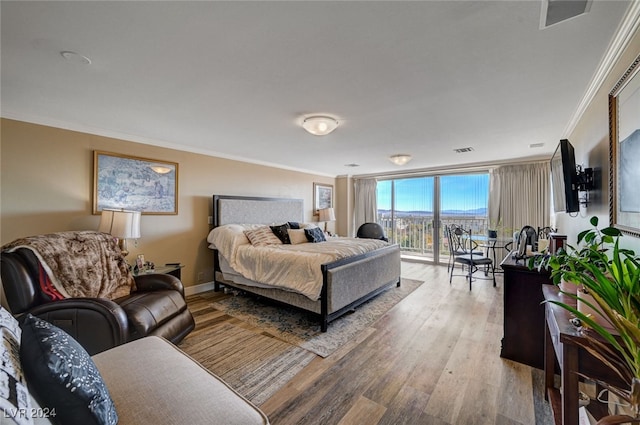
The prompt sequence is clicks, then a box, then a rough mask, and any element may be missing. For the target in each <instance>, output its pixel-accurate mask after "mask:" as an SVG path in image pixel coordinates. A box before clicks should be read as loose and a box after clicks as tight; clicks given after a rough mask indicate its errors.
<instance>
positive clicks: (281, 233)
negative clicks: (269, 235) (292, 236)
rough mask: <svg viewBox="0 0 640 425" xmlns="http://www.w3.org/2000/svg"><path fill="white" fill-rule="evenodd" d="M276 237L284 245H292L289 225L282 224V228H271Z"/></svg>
mask: <svg viewBox="0 0 640 425" xmlns="http://www.w3.org/2000/svg"><path fill="white" fill-rule="evenodd" d="M269 227H270V228H271V231H272V232H273V234H274V235H276V236H277V237H278V239H280V240H281V241H282V243H284V244H290V243H291V241H290V240H289V234H288V233H287V230H289V223H284V224H281V225H280V226H269Z"/></svg>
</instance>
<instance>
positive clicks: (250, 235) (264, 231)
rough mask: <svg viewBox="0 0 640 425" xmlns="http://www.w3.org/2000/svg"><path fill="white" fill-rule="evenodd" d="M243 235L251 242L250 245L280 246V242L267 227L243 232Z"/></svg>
mask: <svg viewBox="0 0 640 425" xmlns="http://www.w3.org/2000/svg"><path fill="white" fill-rule="evenodd" d="M244 234H245V235H246V236H247V239H249V242H251V245H255V246H264V245H282V241H281V240H280V239H278V237H277V236H276V235H274V234H273V232H272V231H271V228H270V227H269V226H261V227H258V228H257V229H251V230H245V231H244Z"/></svg>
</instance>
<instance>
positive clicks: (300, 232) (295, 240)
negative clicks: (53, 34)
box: [288, 229, 309, 245]
mask: <svg viewBox="0 0 640 425" xmlns="http://www.w3.org/2000/svg"><path fill="white" fill-rule="evenodd" d="M288 233H289V240H290V241H291V243H292V244H293V245H297V244H300V243H308V242H309V240H308V239H307V235H305V233H304V229H289V232H288Z"/></svg>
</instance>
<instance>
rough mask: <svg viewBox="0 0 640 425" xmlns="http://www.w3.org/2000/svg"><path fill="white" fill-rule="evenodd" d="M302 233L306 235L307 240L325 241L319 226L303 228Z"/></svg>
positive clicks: (314, 241)
mask: <svg viewBox="0 0 640 425" xmlns="http://www.w3.org/2000/svg"><path fill="white" fill-rule="evenodd" d="M304 234H305V235H306V236H307V239H308V240H309V242H313V243H316V242H324V241H326V239H325V237H324V232H323V231H322V229H321V228H319V227H312V228H309V229H304Z"/></svg>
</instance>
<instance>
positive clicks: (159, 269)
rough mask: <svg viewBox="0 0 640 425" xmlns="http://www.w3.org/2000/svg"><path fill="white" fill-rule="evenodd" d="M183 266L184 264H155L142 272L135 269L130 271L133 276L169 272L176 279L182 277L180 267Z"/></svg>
mask: <svg viewBox="0 0 640 425" xmlns="http://www.w3.org/2000/svg"><path fill="white" fill-rule="evenodd" d="M183 267H184V264H172V265H165V266H156V268H155V269H152V270H146V271H143V272H136V271H133V270H132V271H131V273H133V275H134V276H139V275H142V274H152V273H159V274H170V275H171V276H175V277H177V278H178V279H182V277H181V276H182V268H183Z"/></svg>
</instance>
